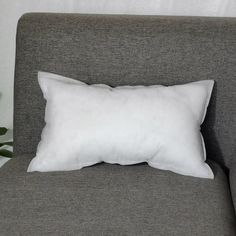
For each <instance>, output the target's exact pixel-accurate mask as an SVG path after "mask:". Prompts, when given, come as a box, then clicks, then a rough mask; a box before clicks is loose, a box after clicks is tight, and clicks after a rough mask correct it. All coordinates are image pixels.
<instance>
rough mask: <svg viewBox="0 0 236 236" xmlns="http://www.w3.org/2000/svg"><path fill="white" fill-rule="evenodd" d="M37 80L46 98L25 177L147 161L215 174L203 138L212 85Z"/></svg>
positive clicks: (183, 170) (200, 174) (40, 77)
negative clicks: (40, 129)
mask: <svg viewBox="0 0 236 236" xmlns="http://www.w3.org/2000/svg"><path fill="white" fill-rule="evenodd" d="M38 80H39V84H40V87H41V89H42V91H43V95H44V98H45V99H46V100H47V105H46V111H45V122H46V126H45V127H44V129H43V132H42V136H41V141H40V143H39V145H38V148H37V154H36V157H35V158H34V159H33V160H32V161H31V163H30V165H29V167H28V172H31V171H42V172H44V171H63V170H64V171H65V170H75V169H81V168H83V167H85V166H91V165H93V164H96V163H99V162H103V161H104V162H107V163H118V164H121V165H131V164H136V163H140V162H147V163H148V164H149V165H150V166H152V167H155V168H158V169H163V170H170V171H173V172H176V173H179V174H182V175H190V176H195V177H202V178H213V177H214V176H213V172H212V170H211V169H210V167H209V166H208V165H207V164H206V163H205V160H206V153H205V146H204V141H203V138H202V135H201V133H200V125H201V123H202V122H203V120H204V117H205V114H206V110H207V106H208V103H209V99H210V96H211V92H212V88H213V84H214V81H212V80H204V81H198V82H193V83H188V84H184V85H176V86H169V87H166V86H162V85H153V86H120V87H116V88H111V87H110V86H108V85H104V84H102V85H100V84H94V85H87V84H85V83H83V82H80V81H77V80H73V79H69V78H66V77H63V76H59V75H55V74H50V73H46V72H39V74H38Z"/></svg>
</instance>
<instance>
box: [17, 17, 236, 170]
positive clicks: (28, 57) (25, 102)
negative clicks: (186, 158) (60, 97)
mask: <svg viewBox="0 0 236 236" xmlns="http://www.w3.org/2000/svg"><path fill="white" fill-rule="evenodd" d="M39 70H40V71H47V72H53V73H57V74H61V75H64V76H68V77H72V78H75V79H79V80H82V81H84V82H86V83H89V84H92V83H106V84H109V85H111V86H116V85H127V84H129V85H138V84H141V85H151V84H163V85H173V84H181V83H186V82H190V81H197V80H205V79H214V80H215V81H216V84H215V87H214V92H213V96H212V99H211V101H210V106H209V109H208V113H207V117H206V119H205V122H204V124H203V125H202V133H203V136H204V139H205V143H206V148H207V156H208V158H210V159H214V160H216V161H218V162H219V163H221V164H222V165H225V166H227V167H229V166H230V165H231V162H232V161H233V159H234V158H235V159H236V156H235V154H236V150H235V144H236V136H235V134H236V18H207V17H179V16H178V17H177V16H176V17H168V16H120V15H81V14H48V13H45V14H42V13H29V14H26V15H24V16H23V17H21V19H20V20H19V23H18V28H17V45H16V67H15V92H14V93H15V99H14V102H15V104H14V105H15V107H14V152H15V155H18V154H23V153H35V151H36V148H37V144H38V142H39V140H40V134H41V131H42V128H43V126H44V108H45V101H44V99H43V96H42V93H41V91H40V88H39V85H38V82H37V71H39ZM61 105H62V106H63V104H61ZM68 122H69V121H68ZM65 138H66V137H65ZM62 145H63V144H62ZM186 145H187V144H186Z"/></svg>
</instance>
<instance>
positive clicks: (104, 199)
mask: <svg viewBox="0 0 236 236" xmlns="http://www.w3.org/2000/svg"><path fill="white" fill-rule="evenodd" d="M30 159H31V156H25V157H22V156H19V157H18V158H16V159H14V160H12V161H9V162H8V163H7V164H6V165H5V166H3V167H2V168H1V169H0V179H1V181H0V189H1V191H0V235H4V236H8V235H11V236H14V235H24V236H32V235H33V236H37V235H45V236H46V235H57V236H60V235H79V236H82V235H88V236H93V235H95V236H100V235H103V236H105V235H106V236H111V235H112V236H117V235H120V236H126V235H130V236H134V235H139V236H141V235H143V236H148V235H150V236H153V235H158V236H235V235H236V228H235V226H236V222H235V216H234V211H233V207H232V202H231V197H230V193H229V188H228V182H227V177H226V175H225V173H224V171H222V169H221V168H220V167H219V165H217V164H215V163H210V165H211V166H212V167H213V170H214V173H215V179H214V180H205V179H200V178H193V177H186V176H181V175H177V174H174V173H171V172H168V171H161V170H157V169H154V168H151V167H149V166H147V165H145V164H142V165H135V166H119V165H108V164H99V165H96V166H93V167H88V168H84V169H82V170H77V171H70V172H51V173H26V169H27V166H28V163H29V161H30ZM13 173H14V174H13ZM13 190H14V191H13Z"/></svg>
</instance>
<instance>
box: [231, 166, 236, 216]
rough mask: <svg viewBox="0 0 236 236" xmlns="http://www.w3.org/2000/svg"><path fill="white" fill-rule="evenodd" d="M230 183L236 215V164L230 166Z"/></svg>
mask: <svg viewBox="0 0 236 236" xmlns="http://www.w3.org/2000/svg"><path fill="white" fill-rule="evenodd" d="M229 183H230V190H231V195H232V200H233V204H234V209H235V213H236V163H234V164H232V165H231V166H230V169H229Z"/></svg>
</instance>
